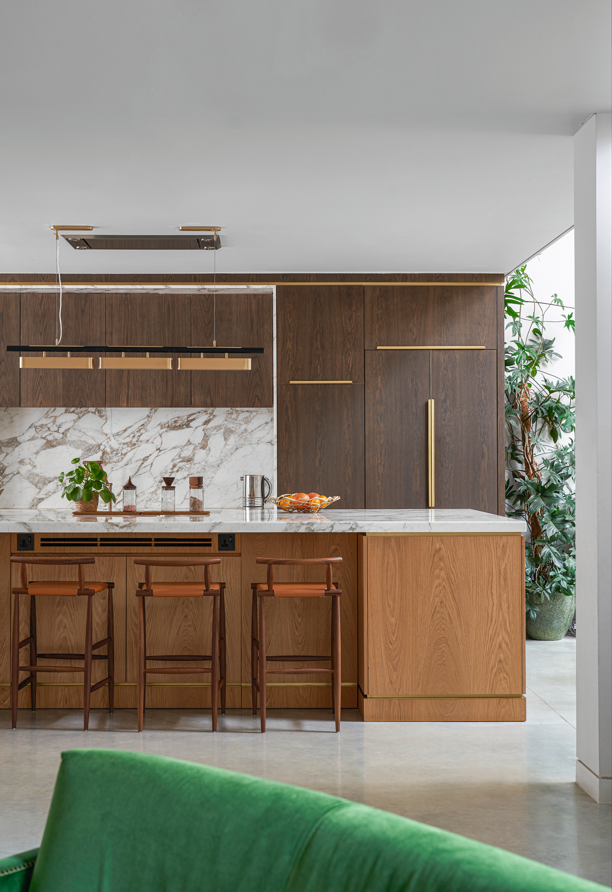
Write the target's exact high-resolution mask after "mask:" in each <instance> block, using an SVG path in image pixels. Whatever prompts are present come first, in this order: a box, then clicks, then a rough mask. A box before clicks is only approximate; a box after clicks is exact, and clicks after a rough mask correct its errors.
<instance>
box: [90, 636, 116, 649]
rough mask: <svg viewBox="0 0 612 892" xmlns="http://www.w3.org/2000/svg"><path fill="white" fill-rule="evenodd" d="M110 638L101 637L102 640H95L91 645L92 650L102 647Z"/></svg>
mask: <svg viewBox="0 0 612 892" xmlns="http://www.w3.org/2000/svg"><path fill="white" fill-rule="evenodd" d="M110 642H111V639H110V638H103V639H102V641H96V643H95V644H92V645H91V649H92V650H97V649H98V648H99V647H104V645H105V644H110Z"/></svg>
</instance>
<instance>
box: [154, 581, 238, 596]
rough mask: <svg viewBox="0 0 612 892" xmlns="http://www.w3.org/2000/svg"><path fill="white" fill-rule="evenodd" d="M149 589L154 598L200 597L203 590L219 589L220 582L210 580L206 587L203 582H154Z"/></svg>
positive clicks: (216, 590)
mask: <svg viewBox="0 0 612 892" xmlns="http://www.w3.org/2000/svg"><path fill="white" fill-rule="evenodd" d="M151 591H152V592H153V597H154V598H201V597H203V595H204V592H205V591H215V592H218V591H221V584H220V583H219V582H211V583H210V588H209V589H206V585H205V584H204V583H203V582H155V583H153V584H152V585H151Z"/></svg>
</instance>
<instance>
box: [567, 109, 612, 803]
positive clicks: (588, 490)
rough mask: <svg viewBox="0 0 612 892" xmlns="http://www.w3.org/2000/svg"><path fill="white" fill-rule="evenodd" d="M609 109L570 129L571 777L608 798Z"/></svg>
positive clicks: (611, 490) (611, 593)
mask: <svg viewBox="0 0 612 892" xmlns="http://www.w3.org/2000/svg"><path fill="white" fill-rule="evenodd" d="M611 122H612V116H611V115H610V114H596V115H593V117H592V118H590V119H589V120H588V121H587V122H586V124H584V125H583V126H582V127H581V128H580V130H579V131H578V133H577V134H576V136H575V137H574V223H575V252H576V548H577V593H576V615H577V623H576V625H577V636H576V656H577V692H576V693H577V708H578V713H577V740H576V757H577V759H576V782H577V783H578V784H579V785H580V786H581V787H582V789H583V790H586V792H587V793H588V794H589V795H590V796H592V797H593V799H595V800H596V801H597V802H612V525H611V506H612V473H611V472H612V451H611V437H612V361H611V357H612V312H611V306H612V274H611V259H610V258H611V253H612V142H611V137H612V128H611Z"/></svg>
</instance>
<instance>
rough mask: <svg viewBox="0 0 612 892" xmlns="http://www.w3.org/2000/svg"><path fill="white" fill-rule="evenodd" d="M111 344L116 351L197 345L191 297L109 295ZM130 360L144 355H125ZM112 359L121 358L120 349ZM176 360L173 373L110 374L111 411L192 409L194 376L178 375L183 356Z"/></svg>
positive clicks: (116, 371)
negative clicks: (123, 408) (125, 408)
mask: <svg viewBox="0 0 612 892" xmlns="http://www.w3.org/2000/svg"><path fill="white" fill-rule="evenodd" d="M106 342H107V344H108V346H109V347H110V346H111V345H112V346H115V345H117V346H118V348H120V347H121V346H125V345H131V346H134V347H141V346H142V347H146V346H151V347H154V346H158V347H163V346H164V345H165V344H168V345H169V346H173V347H174V346H176V347H182V346H185V347H189V346H190V345H191V296H190V295H188V294H172V295H167V294H107V295H106ZM124 352H125V355H126V356H138V355H140V356H141V357H142V354H135V353H130V351H129V350H126V351H124ZM107 355H108V356H121V351H120V349H119V350H118V351H117V352H116V353H108V354H107ZM154 355H155V356H172V357H173V359H174V363H173V365H174V366H175V368H174V369H172V370H167V371H166V370H163V371H151V370H150V369H145V370H140V369H137V370H132V369H130V370H125V369H109V370H108V371H107V373H106V405H107V406H118V407H119V406H134V407H135V406H151V407H160V406H164V407H182V406H190V405H191V372H187V371H182V372H179V371H177V370H176V360H177V358H178V357H179V356H181V354H180V353H173V354H170V353H168V354H159V353H156V354H154Z"/></svg>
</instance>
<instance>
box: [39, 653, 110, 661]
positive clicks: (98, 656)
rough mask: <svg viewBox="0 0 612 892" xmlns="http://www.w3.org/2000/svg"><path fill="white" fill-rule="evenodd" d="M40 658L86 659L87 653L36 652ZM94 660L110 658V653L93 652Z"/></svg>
mask: <svg viewBox="0 0 612 892" xmlns="http://www.w3.org/2000/svg"><path fill="white" fill-rule="evenodd" d="M36 658H37V659H39V660H84V659H85V654H36ZM91 658H92V660H108V654H92V655H91Z"/></svg>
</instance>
